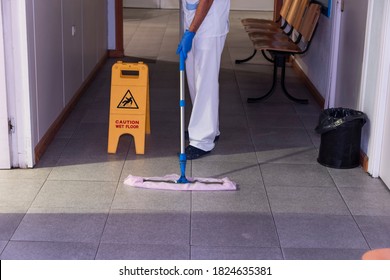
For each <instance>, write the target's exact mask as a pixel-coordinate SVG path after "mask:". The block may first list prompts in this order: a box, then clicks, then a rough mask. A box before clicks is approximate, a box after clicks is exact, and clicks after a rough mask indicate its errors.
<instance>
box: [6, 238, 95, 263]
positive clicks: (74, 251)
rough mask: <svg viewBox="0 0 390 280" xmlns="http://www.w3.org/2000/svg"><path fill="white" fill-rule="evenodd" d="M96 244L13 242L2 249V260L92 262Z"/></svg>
mask: <svg viewBox="0 0 390 280" xmlns="http://www.w3.org/2000/svg"><path fill="white" fill-rule="evenodd" d="M97 248H98V243H95V244H94V243H66V242H35V241H34V242H19V241H17V242H15V241H10V242H9V243H8V245H7V247H6V248H5V249H4V252H3V254H2V255H1V259H3V260H93V259H94V258H95V255H96V251H97Z"/></svg>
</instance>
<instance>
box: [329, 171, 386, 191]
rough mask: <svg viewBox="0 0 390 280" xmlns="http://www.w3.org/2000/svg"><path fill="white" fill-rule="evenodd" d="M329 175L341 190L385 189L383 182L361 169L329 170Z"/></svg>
mask: <svg viewBox="0 0 390 280" xmlns="http://www.w3.org/2000/svg"><path fill="white" fill-rule="evenodd" d="M329 173H330V175H331V176H332V178H333V180H334V182H335V183H336V185H337V186H338V187H339V188H367V189H369V190H372V189H384V188H385V185H384V184H383V182H382V180H380V179H375V178H372V177H371V176H370V175H369V174H368V173H366V172H364V171H363V169H362V168H361V167H357V168H352V169H336V168H329Z"/></svg>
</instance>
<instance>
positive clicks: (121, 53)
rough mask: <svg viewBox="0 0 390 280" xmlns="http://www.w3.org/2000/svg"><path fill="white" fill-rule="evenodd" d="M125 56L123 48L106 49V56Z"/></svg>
mask: <svg viewBox="0 0 390 280" xmlns="http://www.w3.org/2000/svg"><path fill="white" fill-rule="evenodd" d="M124 56H125V51H124V50H109V51H108V57H111V58H120V57H124Z"/></svg>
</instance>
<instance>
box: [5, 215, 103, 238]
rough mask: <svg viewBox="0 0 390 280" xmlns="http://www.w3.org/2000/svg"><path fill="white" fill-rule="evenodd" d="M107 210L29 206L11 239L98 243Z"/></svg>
mask: <svg viewBox="0 0 390 280" xmlns="http://www.w3.org/2000/svg"><path fill="white" fill-rule="evenodd" d="M107 216H108V214H107V213H94V211H90V210H87V209H75V208H67V209H65V208H52V209H50V208H47V209H39V208H35V209H30V210H29V212H28V213H27V214H26V216H25V217H24V218H23V220H22V222H21V223H20V225H19V227H18V228H17V230H16V231H15V233H14V235H13V237H12V239H11V240H12V241H53V242H88V243H95V242H99V240H100V237H101V235H102V232H103V228H104V225H105V222H106V220H107Z"/></svg>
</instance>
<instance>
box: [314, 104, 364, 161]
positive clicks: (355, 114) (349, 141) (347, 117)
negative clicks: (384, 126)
mask: <svg viewBox="0 0 390 280" xmlns="http://www.w3.org/2000/svg"><path fill="white" fill-rule="evenodd" d="M366 121H367V116H366V115H365V114H364V113H363V112H360V111H355V110H352V109H346V108H330V109H326V110H324V111H323V112H322V113H321V115H320V117H319V122H318V125H317V127H316V129H315V130H316V132H317V133H320V134H321V144H320V151H319V155H318V159H317V161H318V162H319V163H320V164H322V165H324V166H327V167H332V168H339V169H347V168H354V167H357V166H359V165H360V140H361V134H362V127H363V125H364V124H365V123H366Z"/></svg>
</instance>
